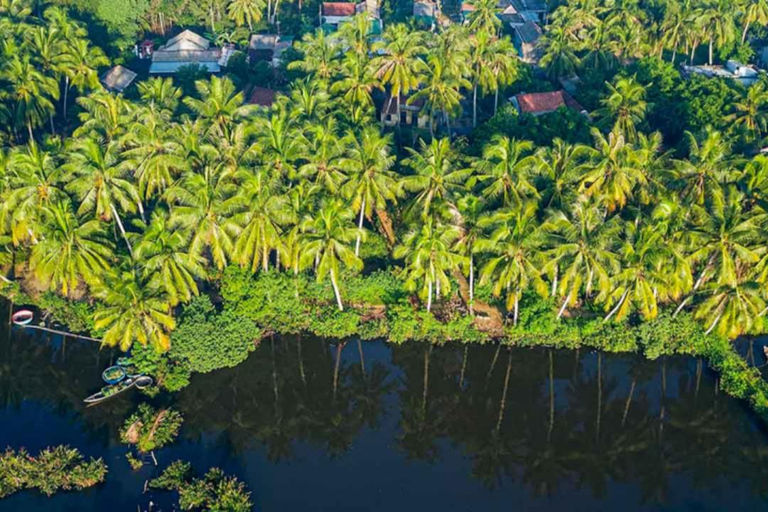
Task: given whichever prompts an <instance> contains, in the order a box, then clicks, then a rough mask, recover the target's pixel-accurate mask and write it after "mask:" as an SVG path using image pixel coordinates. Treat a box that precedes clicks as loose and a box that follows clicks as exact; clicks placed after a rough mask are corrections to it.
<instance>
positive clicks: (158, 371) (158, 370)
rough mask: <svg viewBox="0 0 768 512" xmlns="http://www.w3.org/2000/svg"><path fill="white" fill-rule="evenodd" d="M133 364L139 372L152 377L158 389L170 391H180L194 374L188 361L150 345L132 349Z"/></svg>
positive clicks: (137, 346) (136, 346) (135, 346)
mask: <svg viewBox="0 0 768 512" xmlns="http://www.w3.org/2000/svg"><path fill="white" fill-rule="evenodd" d="M131 364H132V365H133V366H135V367H136V369H137V370H138V372H140V373H145V374H147V375H151V376H152V377H153V378H154V379H155V384H157V386H158V387H160V388H162V389H166V390H168V391H178V390H180V389H181V388H183V387H185V386H187V384H189V377H190V374H191V373H192V369H191V367H190V364H189V362H188V361H182V360H179V359H177V358H174V357H172V356H171V355H170V354H168V353H167V352H160V351H158V350H157V349H155V348H154V347H152V346H149V345H147V346H143V345H138V344H137V345H134V347H133V348H132V349H131Z"/></svg>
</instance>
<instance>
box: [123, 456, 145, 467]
mask: <svg viewBox="0 0 768 512" xmlns="http://www.w3.org/2000/svg"><path fill="white" fill-rule="evenodd" d="M125 459H126V460H127V461H128V465H130V466H131V469H132V470H134V471H138V470H140V469H141V468H142V467H144V462H142V460H141V459H139V458H138V457H136V456H135V455H134V454H133V452H128V453H126V454H125Z"/></svg>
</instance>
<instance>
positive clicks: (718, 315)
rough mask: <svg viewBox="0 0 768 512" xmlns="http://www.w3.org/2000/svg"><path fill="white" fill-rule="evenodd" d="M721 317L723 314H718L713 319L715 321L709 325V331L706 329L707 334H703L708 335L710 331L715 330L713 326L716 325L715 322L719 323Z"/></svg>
mask: <svg viewBox="0 0 768 512" xmlns="http://www.w3.org/2000/svg"><path fill="white" fill-rule="evenodd" d="M722 316H723V312H722V311H721V312H720V313H718V314H717V317H715V321H714V322H712V325H710V326H709V329H707V332H705V333H704V334H709V333H711V332H712V330H713V329H714V328H715V326H716V325H717V322H719V321H720V317H722Z"/></svg>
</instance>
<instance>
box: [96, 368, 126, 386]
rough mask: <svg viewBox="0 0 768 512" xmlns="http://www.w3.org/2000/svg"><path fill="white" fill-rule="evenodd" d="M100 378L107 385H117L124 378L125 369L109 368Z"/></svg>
mask: <svg viewBox="0 0 768 512" xmlns="http://www.w3.org/2000/svg"><path fill="white" fill-rule="evenodd" d="M101 378H102V379H104V382H106V383H107V384H117V383H118V382H120V381H121V380H123V379H124V378H125V368H123V367H122V366H110V367H109V368H107V369H106V370H104V371H103V372H102V374H101Z"/></svg>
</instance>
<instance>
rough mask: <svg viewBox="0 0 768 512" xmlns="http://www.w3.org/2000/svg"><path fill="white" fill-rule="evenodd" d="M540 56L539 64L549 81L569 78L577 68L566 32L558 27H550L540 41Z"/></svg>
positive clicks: (577, 64) (575, 57) (577, 63)
mask: <svg viewBox="0 0 768 512" xmlns="http://www.w3.org/2000/svg"><path fill="white" fill-rule="evenodd" d="M540 44H541V49H542V56H541V60H540V61H539V63H540V64H541V66H542V67H543V68H544V69H546V71H547V77H549V79H550V80H557V79H558V78H561V77H564V76H570V75H572V74H573V73H574V72H575V71H576V68H578V66H579V57H578V56H577V55H576V53H575V51H574V48H573V45H572V43H571V40H570V37H569V35H568V32H567V31H566V30H565V29H564V28H563V27H561V26H559V25H550V27H549V29H548V30H547V32H546V34H545V35H544V37H543V38H542V41H541V43H540Z"/></svg>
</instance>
